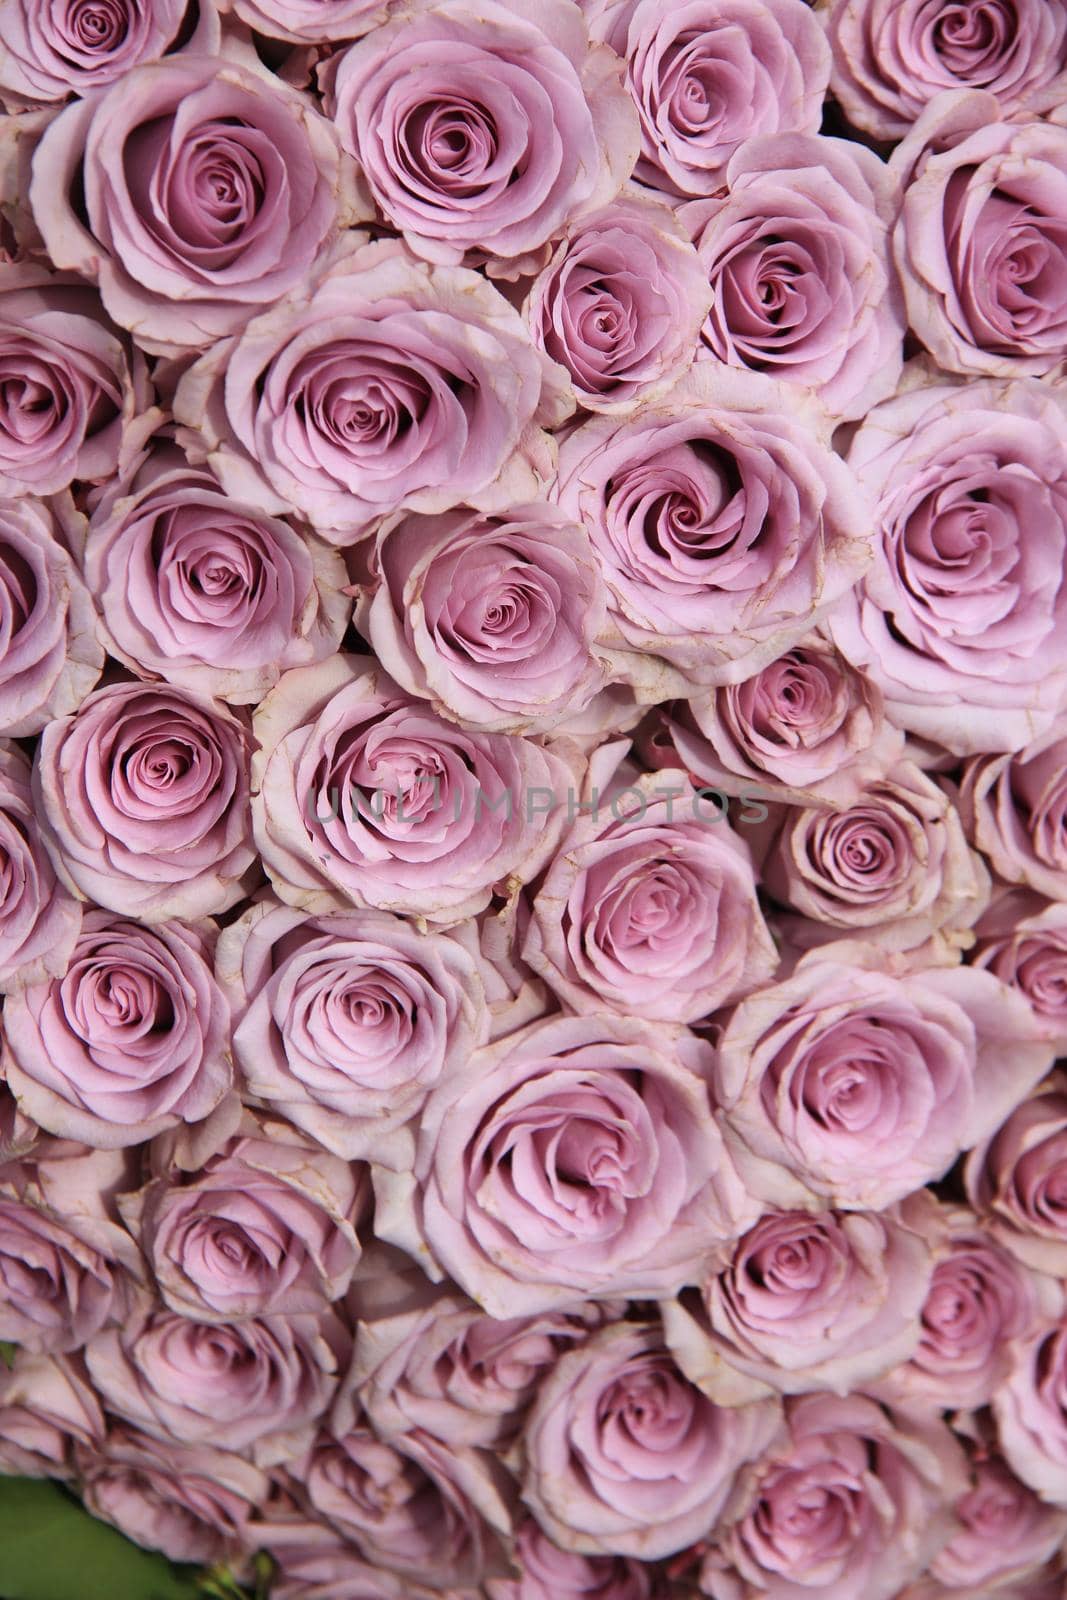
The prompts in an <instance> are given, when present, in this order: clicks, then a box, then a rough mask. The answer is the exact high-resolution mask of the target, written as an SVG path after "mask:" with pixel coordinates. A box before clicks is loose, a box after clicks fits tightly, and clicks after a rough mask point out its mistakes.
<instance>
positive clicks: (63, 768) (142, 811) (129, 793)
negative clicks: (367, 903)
mask: <svg viewBox="0 0 1067 1600" xmlns="http://www.w3.org/2000/svg"><path fill="white" fill-rule="evenodd" d="M250 752H251V737H250V733H249V729H248V724H247V720H246V719H242V718H241V717H240V716H239V715H237V714H235V713H233V712H230V711H228V710H226V709H225V708H224V707H222V706H220V705H219V704H218V703H217V702H216V701H213V700H210V699H208V698H207V697H206V696H203V695H194V694H192V693H190V692H188V691H187V690H182V689H176V688H171V687H170V686H169V685H158V686H156V685H149V684H140V683H117V684H113V685H111V686H109V687H107V688H104V689H97V690H95V691H94V692H93V693H92V694H91V695H89V697H88V698H87V699H86V700H84V701H83V702H82V705H81V707H80V708H79V710H78V711H77V712H76V713H75V715H74V716H72V717H63V718H58V719H57V720H56V721H54V722H50V723H49V724H48V727H47V728H46V729H45V731H44V733H43V735H42V737H41V741H40V743H39V745H38V747H37V758H36V763H35V765H34V770H33V795H34V801H35V803H36V805H37V806H38V808H39V811H38V816H39V819H40V823H41V832H42V835H43V838H44V841H45V843H46V845H47V846H48V849H49V851H50V852H51V855H52V859H53V862H54V864H55V868H56V872H57V874H58V876H59V878H60V880H61V881H62V882H63V883H64V884H65V885H66V886H67V887H68V888H70V889H71V890H72V891H73V892H74V893H76V894H77V895H79V896H80V897H81V898H82V899H86V900H95V901H96V902H97V904H98V905H101V906H106V907H107V908H108V910H110V911H117V912H120V913H121V914H123V915H128V916H137V917H139V918H140V919H141V920H142V921H147V922H162V921H164V920H165V919H167V918H170V917H184V918H186V919H187V920H190V921H193V920H195V919H196V918H198V917H202V916H207V915H210V914H212V913H214V912H217V911H223V910H225V909H226V908H227V907H229V906H232V905H233V904H234V903H235V901H237V900H239V899H240V898H241V896H242V894H243V893H244V886H243V884H242V881H241V880H242V879H243V877H244V876H245V874H247V873H248V872H249V869H250V868H252V867H253V864H254V862H255V859H256V853H255V849H254V847H253V844H252V839H251V831H252V830H251V815H250V810H249V764H250Z"/></svg>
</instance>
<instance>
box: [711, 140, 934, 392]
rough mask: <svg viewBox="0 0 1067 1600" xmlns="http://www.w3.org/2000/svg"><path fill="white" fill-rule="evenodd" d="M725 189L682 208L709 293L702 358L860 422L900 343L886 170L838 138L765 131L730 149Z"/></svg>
mask: <svg viewBox="0 0 1067 1600" xmlns="http://www.w3.org/2000/svg"><path fill="white" fill-rule="evenodd" d="M726 190H727V192H726V194H725V195H722V196H721V197H718V198H715V199H710V200H695V201H693V202H692V204H690V205H687V206H685V207H684V208H683V209H682V212H681V218H682V220H683V222H685V224H686V226H687V227H688V228H689V229H690V231H691V232H692V235H693V237H694V238H695V240H696V242H697V247H698V249H699V252H700V259H701V261H702V262H703V265H704V270H705V272H706V274H707V278H708V282H709V283H710V286H711V290H712V304H711V310H710V312H709V314H708V317H707V320H706V321H705V323H704V344H705V346H706V347H707V351H708V352H709V353H710V354H711V355H712V356H713V357H714V358H715V359H716V360H718V361H723V362H726V364H727V365H728V366H731V367H749V368H751V369H752V370H753V371H755V372H767V373H771V374H773V375H774V376H775V377H778V378H783V379H785V380H786V381H787V382H789V383H795V384H798V385H800V386H802V387H804V388H806V389H810V390H811V391H812V392H813V393H814V394H815V395H816V396H817V397H818V399H819V400H820V402H821V403H822V405H823V406H824V407H825V408H826V410H827V411H828V412H829V413H830V415H831V416H833V417H859V416H862V415H863V413H864V412H865V411H866V410H867V409H868V408H869V407H870V406H871V405H873V404H874V403H875V402H876V401H878V400H882V399H884V398H885V396H886V395H887V394H892V392H893V389H894V388H895V386H896V382H897V379H898V378H899V376H900V369H901V362H902V348H903V340H904V309H903V302H902V299H901V295H900V289H899V286H898V284H897V281H896V274H895V272H894V270H893V268H892V266H891V264H890V261H889V249H888V239H887V228H888V225H889V224H890V223H891V222H892V221H893V218H894V215H895V211H896V205H897V200H898V196H897V194H896V190H895V186H894V184H893V182H892V180H891V178H890V176H889V173H888V171H887V169H886V167H885V165H884V163H882V162H881V161H879V159H878V157H877V156H875V155H874V154H873V153H872V152H871V151H870V150H867V149H865V148H864V147H863V146H862V145H858V144H850V143H847V142H846V141H845V140H843V139H823V138H819V137H816V136H812V137H807V136H805V135H803V134H774V135H770V136H768V137H765V138H755V139H748V140H746V141H745V143H744V144H743V145H742V146H741V148H740V149H738V150H737V151H736V152H735V153H734V155H733V156H732V157H731V159H730V163H729V166H728V167H727V169H726Z"/></svg>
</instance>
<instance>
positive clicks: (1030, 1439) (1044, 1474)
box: [992, 1320, 1067, 1506]
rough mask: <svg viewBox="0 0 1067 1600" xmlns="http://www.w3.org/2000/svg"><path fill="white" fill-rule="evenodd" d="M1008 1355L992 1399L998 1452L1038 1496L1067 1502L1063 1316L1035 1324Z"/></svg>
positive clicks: (1066, 1352) (1066, 1325)
mask: <svg viewBox="0 0 1067 1600" xmlns="http://www.w3.org/2000/svg"><path fill="white" fill-rule="evenodd" d="M1012 1357H1013V1360H1012V1370H1011V1372H1010V1373H1009V1375H1008V1377H1007V1378H1006V1380H1005V1381H1004V1382H1003V1383H1002V1384H1001V1385H1000V1387H999V1388H998V1389H997V1391H996V1393H995V1394H994V1395H993V1402H992V1403H993V1414H994V1416H995V1417H996V1423H997V1437H998V1439H999V1441H1000V1448H1001V1451H1002V1452H1003V1455H1004V1459H1005V1460H1006V1461H1007V1463H1008V1465H1009V1467H1010V1468H1011V1469H1012V1471H1013V1472H1014V1473H1015V1475H1016V1477H1018V1478H1021V1479H1022V1481H1023V1483H1025V1484H1027V1485H1028V1486H1029V1487H1030V1488H1031V1489H1033V1490H1034V1492H1035V1493H1036V1494H1038V1495H1040V1497H1041V1499H1042V1500H1045V1501H1047V1502H1048V1503H1049V1504H1051V1505H1054V1506H1067V1320H1061V1321H1059V1322H1057V1323H1054V1324H1053V1325H1052V1326H1051V1327H1048V1326H1047V1325H1046V1326H1042V1327H1040V1328H1039V1329H1038V1330H1037V1332H1036V1333H1034V1334H1033V1335H1031V1337H1030V1338H1029V1339H1028V1340H1026V1341H1025V1342H1020V1343H1017V1344H1016V1345H1015V1346H1014V1347H1013V1350H1012Z"/></svg>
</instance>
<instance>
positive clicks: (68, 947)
mask: <svg viewBox="0 0 1067 1600" xmlns="http://www.w3.org/2000/svg"><path fill="white" fill-rule="evenodd" d="M81 916H82V914H81V906H80V904H79V903H78V901H77V900H75V899H74V897H73V895H71V894H70V893H69V892H68V890H67V889H65V888H64V886H63V885H62V884H61V883H60V882H59V881H58V880H57V878H56V875H55V870H54V869H53V866H52V862H51V860H50V858H49V855H48V852H47V850H46V849H45V848H44V844H43V842H42V840H41V833H40V829H39V827H38V823H37V816H36V812H35V809H34V805H33V798H32V795H31V793H30V764H29V762H28V761H27V759H26V757H25V756H24V755H23V754H22V751H21V750H20V749H19V748H18V746H17V745H14V744H9V743H7V741H6V740H5V741H3V742H0V993H4V994H8V993H10V992H11V991H12V990H14V989H19V988H21V987H22V985H23V984H27V983H41V982H44V981H46V980H47V979H48V978H54V977H59V976H61V975H62V974H63V973H64V972H65V971H66V968H67V962H68V961H69V960H70V953H71V951H72V950H73V949H74V941H75V939H76V938H77V937H78V929H79V928H80V927H81Z"/></svg>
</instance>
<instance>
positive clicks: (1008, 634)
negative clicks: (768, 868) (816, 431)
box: [827, 133, 1067, 755]
mask: <svg viewBox="0 0 1067 1600" xmlns="http://www.w3.org/2000/svg"><path fill="white" fill-rule="evenodd" d="M1064 139H1065V141H1067V133H1065V134H1064ZM1064 151H1065V157H1067V142H1065V145H1064ZM939 378H940V375H938V374H932V373H930V372H928V371H925V370H924V368H923V366H922V365H920V364H917V365H916V367H915V368H913V369H911V370H910V371H909V374H908V385H909V386H908V387H906V389H905V391H904V392H903V393H901V394H900V395H898V396H897V397H896V398H895V399H893V400H888V401H886V402H885V404H884V405H882V406H880V407H878V409H877V410H875V411H874V412H872V413H871V414H870V416H868V417H867V418H866V419H865V421H864V422H863V423H862V424H861V425H860V427H859V429H858V431H857V432H856V434H855V436H854V437H853V440H852V443H851V445H850V446H849V451H848V462H849V466H850V467H851V468H852V470H853V472H854V473H855V475H856V477H857V479H858V480H859V482H860V484H861V485H862V486H863V488H864V489H866V490H867V491H868V493H869V494H870V496H871V498H872V499H873V501H874V518H873V520H874V527H875V530H876V533H877V540H876V545H875V561H874V565H873V567H872V568H871V570H870V571H869V572H868V573H867V574H866V576H865V578H864V579H863V582H862V583H861V584H860V585H859V586H858V587H857V588H856V589H855V590H854V591H853V593H852V594H851V595H849V596H848V597H847V598H845V599H843V600H842V602H841V604H840V605H839V606H838V607H837V608H836V609H835V610H834V612H833V613H832V615H831V616H830V618H829V620H828V623H827V628H828V631H829V632H830V634H831V636H832V637H833V640H834V643H835V644H836V645H837V647H838V649H839V650H840V651H841V652H842V654H844V655H845V656H847V657H848V659H849V660H850V661H852V662H853V663H854V664H855V665H856V666H858V667H861V668H862V669H863V670H864V671H866V672H867V673H868V674H869V675H870V676H871V677H873V678H874V679H875V681H876V682H877V683H878V685H879V687H880V688H881V690H882V693H883V694H884V696H885V700H886V705H887V708H888V711H889V715H890V716H891V718H892V719H893V720H894V722H896V723H897V724H898V725H899V726H900V727H902V728H905V729H907V730H908V731H909V732H911V733H914V734H918V735H919V736H920V737H921V738H923V739H925V740H928V741H932V742H933V743H935V744H940V745H943V746H945V747H946V748H947V749H948V750H950V751H952V752H953V753H954V754H956V755H970V754H972V753H973V752H975V751H984V750H1013V749H1019V748H1020V746H1022V745H1025V744H1027V743H1029V741H1030V740H1032V739H1033V738H1034V736H1035V734H1037V733H1040V732H1043V731H1044V729H1045V728H1047V727H1048V725H1049V723H1050V721H1051V720H1052V717H1053V715H1054V714H1055V712H1056V711H1057V709H1058V708H1059V707H1060V706H1061V705H1062V704H1063V703H1064V698H1065V696H1067V578H1065V572H1067V466H1065V457H1067V398H1065V396H1064V395H1063V394H1061V393H1060V392H1059V391H1058V390H1057V389H1055V388H1051V387H1050V386H1048V385H1046V384H1040V383H1037V382H1034V381H1032V380H1016V381H1009V382H998V381H994V380H988V381H986V382H971V383H959V382H955V383H950V382H945V381H944V380H943V379H941V381H939ZM1035 527H1040V528H1042V529H1043V530H1044V531H1043V534H1042V538H1041V539H1040V540H1038V541H1035V540H1034V539H1033V537H1032V530H1033V529H1034V528H1035Z"/></svg>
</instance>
